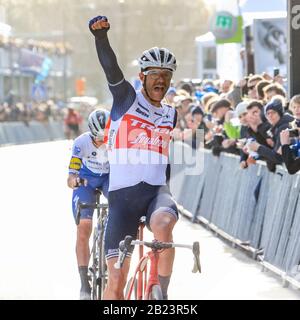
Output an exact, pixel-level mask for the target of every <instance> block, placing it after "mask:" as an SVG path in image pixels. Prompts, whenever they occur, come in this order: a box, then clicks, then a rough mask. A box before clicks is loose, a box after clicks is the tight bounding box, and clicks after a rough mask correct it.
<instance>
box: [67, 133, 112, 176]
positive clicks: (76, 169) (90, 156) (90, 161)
mask: <svg viewBox="0 0 300 320" xmlns="http://www.w3.org/2000/svg"><path fill="white" fill-rule="evenodd" d="M69 173H75V174H80V175H81V176H91V177H100V176H102V175H104V174H108V173H109V162H108V156H107V150H106V144H105V143H103V144H102V145H101V146H100V147H98V148H97V147H96V146H95V145H94V143H93V140H92V137H91V135H90V133H89V132H85V133H83V134H82V135H80V136H79V137H77V138H76V139H75V140H74V144H73V148H72V157H71V161H70V165H69Z"/></svg>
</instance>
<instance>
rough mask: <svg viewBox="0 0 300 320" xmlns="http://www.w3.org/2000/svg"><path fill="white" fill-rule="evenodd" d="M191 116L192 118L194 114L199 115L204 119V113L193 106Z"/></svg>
mask: <svg viewBox="0 0 300 320" xmlns="http://www.w3.org/2000/svg"><path fill="white" fill-rule="evenodd" d="M191 114H192V116H194V115H195V114H201V115H202V117H204V112H203V110H202V109H201V108H200V107H199V106H193V107H192V108H191Z"/></svg>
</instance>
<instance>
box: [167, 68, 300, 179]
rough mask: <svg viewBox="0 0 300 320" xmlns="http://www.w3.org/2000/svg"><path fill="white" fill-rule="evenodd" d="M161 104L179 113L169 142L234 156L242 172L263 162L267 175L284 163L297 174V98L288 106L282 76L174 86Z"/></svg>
mask: <svg viewBox="0 0 300 320" xmlns="http://www.w3.org/2000/svg"><path fill="white" fill-rule="evenodd" d="M165 100H166V102H167V103H169V104H171V105H173V106H174V107H175V108H176V109H177V112H178V121H177V126H176V128H175V130H174V135H173V139H174V140H183V141H185V142H188V141H189V142H188V143H191V144H192V147H193V148H198V147H200V146H201V142H204V145H203V146H204V148H206V149H211V150H212V153H213V155H215V156H219V155H220V153H221V152H227V153H233V154H237V155H239V156H240V167H241V168H242V169H246V168H247V167H249V166H250V165H251V164H254V163H256V161H257V160H264V161H266V164H267V167H268V169H269V170H270V171H271V172H275V170H276V166H277V165H279V164H283V163H285V164H286V167H287V169H288V171H289V173H291V174H293V173H295V172H297V171H298V170H299V169H300V142H299V132H300V95H295V96H294V97H292V98H291V99H290V101H288V99H287V93H286V89H285V82H284V79H283V78H282V77H281V76H279V75H278V76H276V77H274V78H273V77H271V76H270V75H268V74H265V73H264V74H262V75H261V74H255V75H250V76H249V77H245V78H244V79H242V80H241V81H240V82H238V83H234V82H233V81H231V80H229V79H224V80H218V81H215V80H208V79H206V80H204V81H201V82H199V83H195V82H192V81H185V82H179V83H178V84H177V85H175V86H173V87H171V88H170V89H169V91H168V93H167V95H166V98H165ZM187 129H188V130H187ZM199 129H201V132H202V136H204V139H199V137H201V134H200V135H198V136H197V132H199ZM197 137H198V138H197Z"/></svg>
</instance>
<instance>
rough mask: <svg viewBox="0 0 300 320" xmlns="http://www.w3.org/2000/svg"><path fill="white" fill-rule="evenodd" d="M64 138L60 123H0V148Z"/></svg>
mask: <svg viewBox="0 0 300 320" xmlns="http://www.w3.org/2000/svg"><path fill="white" fill-rule="evenodd" d="M64 138H65V135H64V130H63V124H62V123H61V122H55V121H49V122H47V123H41V122H37V121H30V122H29V124H28V125H26V124H25V123H24V122H2V123H0V146H4V145H14V144H25V143H34V142H45V141H52V140H59V139H64Z"/></svg>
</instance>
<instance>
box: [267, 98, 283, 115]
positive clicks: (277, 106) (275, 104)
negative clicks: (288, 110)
mask: <svg viewBox="0 0 300 320" xmlns="http://www.w3.org/2000/svg"><path fill="white" fill-rule="evenodd" d="M269 110H274V111H276V112H277V113H278V114H279V115H280V117H282V116H283V114H284V108H283V105H282V102H281V101H280V100H279V99H274V100H271V101H270V102H269V103H267V104H266V106H265V115H266V114H267V112H268V111H269Z"/></svg>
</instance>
